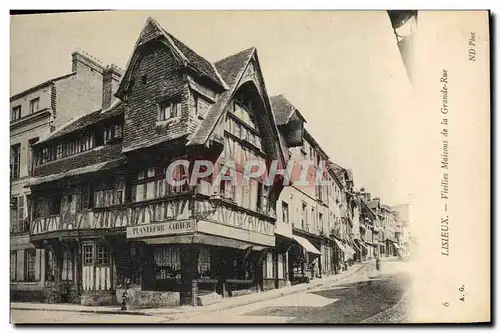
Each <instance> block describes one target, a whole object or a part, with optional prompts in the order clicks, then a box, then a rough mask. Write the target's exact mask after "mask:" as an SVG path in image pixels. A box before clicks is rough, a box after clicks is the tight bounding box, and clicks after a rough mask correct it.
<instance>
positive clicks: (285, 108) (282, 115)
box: [269, 94, 307, 126]
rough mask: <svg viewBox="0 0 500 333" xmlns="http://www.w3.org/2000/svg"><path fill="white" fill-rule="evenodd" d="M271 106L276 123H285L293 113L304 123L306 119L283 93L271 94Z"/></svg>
mask: <svg viewBox="0 0 500 333" xmlns="http://www.w3.org/2000/svg"><path fill="white" fill-rule="evenodd" d="M269 99H270V100H271V106H272V108H273V113H274V117H275V118H276V125H278V126H280V125H286V124H287V123H288V121H289V120H290V118H291V117H292V115H293V114H294V113H296V114H297V116H298V117H299V118H300V119H301V120H302V121H303V122H304V123H306V122H307V121H306V120H305V118H304V117H303V116H302V114H301V113H300V112H299V110H297V108H296V107H295V106H294V105H293V104H292V103H291V102H290V101H289V100H288V99H287V98H286V97H285V95H283V94H281V95H277V96H271V97H270V98H269Z"/></svg>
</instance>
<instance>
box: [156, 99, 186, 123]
mask: <svg viewBox="0 0 500 333" xmlns="http://www.w3.org/2000/svg"><path fill="white" fill-rule="evenodd" d="M180 115H181V101H180V99H174V100H167V101H163V102H161V103H160V104H159V105H158V120H159V121H163V120H168V119H171V118H176V117H179V116H180Z"/></svg>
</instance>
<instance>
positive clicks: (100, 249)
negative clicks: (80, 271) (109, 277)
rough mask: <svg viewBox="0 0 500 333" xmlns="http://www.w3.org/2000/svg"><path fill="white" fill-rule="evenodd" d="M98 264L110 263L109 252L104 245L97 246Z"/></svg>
mask: <svg viewBox="0 0 500 333" xmlns="http://www.w3.org/2000/svg"><path fill="white" fill-rule="evenodd" d="M97 265H102V266H106V265H109V252H108V249H107V248H106V247H105V246H104V245H98V246H97Z"/></svg>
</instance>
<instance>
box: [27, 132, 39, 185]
mask: <svg viewBox="0 0 500 333" xmlns="http://www.w3.org/2000/svg"><path fill="white" fill-rule="evenodd" d="M38 140H39V138H32V139H29V140H28V145H29V151H28V173H29V175H30V176H31V175H32V174H33V168H34V167H35V165H36V155H35V151H34V150H33V145H34V144H35V143H37V142H38Z"/></svg>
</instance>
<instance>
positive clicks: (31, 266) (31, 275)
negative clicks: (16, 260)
mask: <svg viewBox="0 0 500 333" xmlns="http://www.w3.org/2000/svg"><path fill="white" fill-rule="evenodd" d="M24 254H25V261H24V279H25V281H28V282H35V281H36V272H35V259H36V250H35V249H28V250H24Z"/></svg>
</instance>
